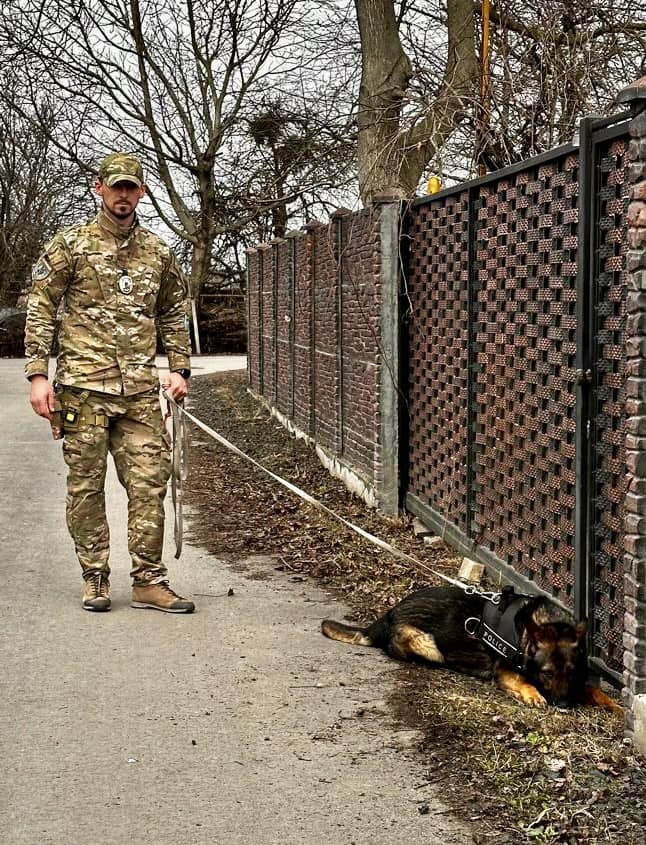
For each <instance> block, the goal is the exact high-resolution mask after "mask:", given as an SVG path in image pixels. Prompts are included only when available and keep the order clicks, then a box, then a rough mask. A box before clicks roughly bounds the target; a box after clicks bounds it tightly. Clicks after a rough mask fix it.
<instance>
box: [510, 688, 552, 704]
mask: <svg viewBox="0 0 646 845" xmlns="http://www.w3.org/2000/svg"><path fill="white" fill-rule="evenodd" d="M512 695H513V697H514V698H515V699H517V700H518V701H520V702H522V703H523V704H527V705H529V706H530V707H547V701H546V700H545V699H544V698H543V696H542V695H541V694H540V692H539V691H538V690H537V689H536V687H533V686H531V685H530V684H524V685H523V686H522V687H520V688H519V689H517V690H514V691H513V692H512Z"/></svg>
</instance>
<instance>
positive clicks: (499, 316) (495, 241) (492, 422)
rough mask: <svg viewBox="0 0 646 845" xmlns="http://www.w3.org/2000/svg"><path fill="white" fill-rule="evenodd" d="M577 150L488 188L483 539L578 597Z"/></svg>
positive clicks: (479, 516) (479, 429)
mask: <svg viewBox="0 0 646 845" xmlns="http://www.w3.org/2000/svg"><path fill="white" fill-rule="evenodd" d="M577 164H578V162H577V158H576V157H575V156H567V157H565V158H561V159H557V160H555V161H553V162H550V163H549V164H544V165H541V166H540V167H537V168H534V169H531V170H528V171H525V172H520V173H516V174H515V175H513V176H512V177H509V178H507V179H503V180H501V181H499V182H496V183H493V184H491V185H487V186H484V187H483V188H482V189H481V192H480V198H479V201H478V205H479V207H478V211H477V234H476V261H477V278H478V288H479V290H478V306H479V310H478V314H477V324H476V325H477V331H476V342H477V362H478V373H477V395H476V434H475V442H476V452H475V469H474V476H475V478H476V483H477V491H476V508H475V522H476V525H477V531H476V539H477V541H478V542H479V543H481V544H483V545H484V546H486V547H487V548H488V549H491V550H492V551H493V552H494V553H495V554H496V555H497V556H498V557H499V558H500V559H501V560H503V561H504V562H506V563H508V564H510V565H511V566H513V567H514V569H515V570H516V571H517V572H519V573H520V574H522V575H524V576H526V577H528V578H530V579H531V580H533V581H535V582H536V583H537V584H538V586H539V587H541V588H542V589H545V590H547V591H548V592H550V593H552V594H553V595H556V596H557V597H558V598H559V599H560V600H561V601H563V603H564V604H566V605H570V606H571V605H572V603H573V588H574V581H575V573H574V509H575V481H576V479H575V457H576V456H575V428H576V421H575V412H574V409H575V404H576V367H575V356H576V279H577V264H576V249H577Z"/></svg>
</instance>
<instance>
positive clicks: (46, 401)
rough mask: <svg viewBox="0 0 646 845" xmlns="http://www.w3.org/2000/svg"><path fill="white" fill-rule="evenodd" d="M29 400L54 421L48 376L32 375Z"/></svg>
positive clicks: (43, 414)
mask: <svg viewBox="0 0 646 845" xmlns="http://www.w3.org/2000/svg"><path fill="white" fill-rule="evenodd" d="M180 378H181V376H180ZM182 381H183V379H182ZM29 401H30V402H31V407H32V408H33V409H34V411H35V412H36V413H37V414H38V416H39V417H45V419H46V420H49V421H50V422H51V421H52V416H53V414H54V388H53V387H52V385H51V384H50V383H49V380H48V379H47V377H46V376H32V378H31V394H30V396H29Z"/></svg>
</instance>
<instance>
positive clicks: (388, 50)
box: [355, 0, 412, 204]
mask: <svg viewBox="0 0 646 845" xmlns="http://www.w3.org/2000/svg"><path fill="white" fill-rule="evenodd" d="M355 5H356V9H357V19H358V22H359V33H360V36H361V54H362V62H361V86H360V88H359V113H358V125H359V140H358V151H357V152H358V159H359V161H358V169H359V191H360V193H361V199H362V201H363V202H364V204H367V203H369V202H371V200H372V199H373V198H374V196H375V195H376V194H379V193H388V194H393V195H395V196H404V194H403V193H402V188H401V185H400V168H401V148H400V139H399V124H400V118H401V109H402V100H403V97H404V93H405V91H406V88H407V86H408V83H409V80H410V77H411V73H412V69H411V63H410V60H409V58H408V56H407V55H406V53H404V50H403V49H402V46H401V42H400V40H399V31H398V28H397V21H396V19H395V10H394V5H393V2H392V0H355Z"/></svg>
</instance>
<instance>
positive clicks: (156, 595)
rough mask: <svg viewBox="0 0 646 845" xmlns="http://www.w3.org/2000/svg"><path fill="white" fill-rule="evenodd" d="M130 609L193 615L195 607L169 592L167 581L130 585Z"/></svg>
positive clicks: (190, 602) (171, 591)
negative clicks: (136, 608)
mask: <svg viewBox="0 0 646 845" xmlns="http://www.w3.org/2000/svg"><path fill="white" fill-rule="evenodd" d="M131 606H132V607H151V608H152V609H153V610H163V611H164V612H165V613H193V611H194V610H195V605H194V604H193V602H192V601H189V600H188V599H183V598H182V597H181V596H178V595H177V593H175V592H173V590H171V588H170V586H169V585H168V581H161V582H160V583H159V584H141V583H136V582H135V583H134V584H133V585H132V602H131Z"/></svg>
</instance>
